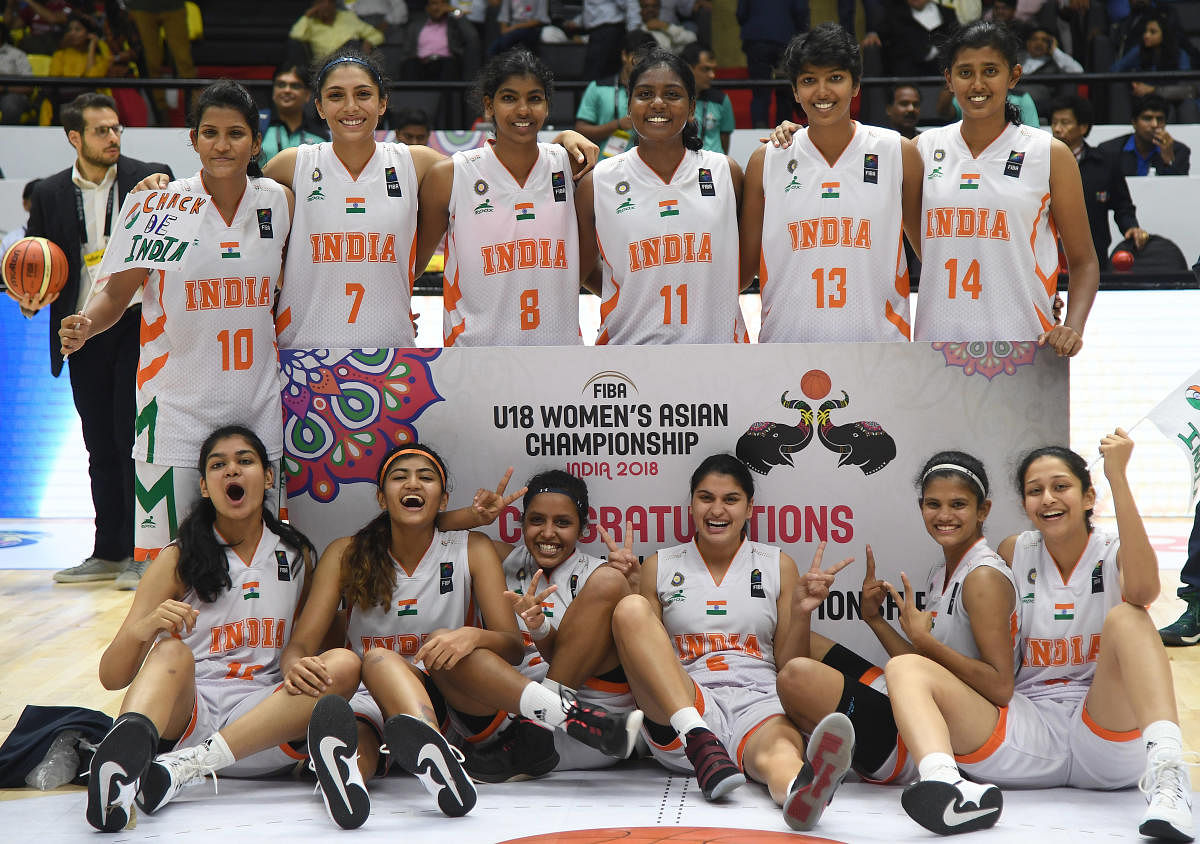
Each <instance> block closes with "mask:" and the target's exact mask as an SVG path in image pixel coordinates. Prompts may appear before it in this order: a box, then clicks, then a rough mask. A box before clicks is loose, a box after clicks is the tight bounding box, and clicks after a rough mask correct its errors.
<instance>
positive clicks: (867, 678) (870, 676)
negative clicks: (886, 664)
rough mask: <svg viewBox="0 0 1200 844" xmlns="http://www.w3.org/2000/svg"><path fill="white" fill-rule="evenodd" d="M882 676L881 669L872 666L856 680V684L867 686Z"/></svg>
mask: <svg viewBox="0 0 1200 844" xmlns="http://www.w3.org/2000/svg"><path fill="white" fill-rule="evenodd" d="M882 676H883V669H882V668H880V667H879V666H878V665H872V666H871V667H870V668H868V669H867V670H866V671H864V672H863V673H862V676H861V677H859V678H858V682H860V683H862V684H863V685H864V686H869V685H871V684H872V683H874V682H875V681H876V680H878V679H879V678H880V677H882Z"/></svg>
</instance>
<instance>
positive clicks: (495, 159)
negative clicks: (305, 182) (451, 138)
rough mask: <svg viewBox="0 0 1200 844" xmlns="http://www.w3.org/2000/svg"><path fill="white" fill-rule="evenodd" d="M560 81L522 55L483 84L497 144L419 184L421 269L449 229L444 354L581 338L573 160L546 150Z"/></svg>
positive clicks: (506, 58)
mask: <svg viewBox="0 0 1200 844" xmlns="http://www.w3.org/2000/svg"><path fill="white" fill-rule="evenodd" d="M552 87H553V74H551V72H550V69H549V68H548V67H546V65H545V64H543V63H542V61H541V60H540V59H538V58H536V57H534V56H533V54H531V53H530V52H529V51H527V50H525V49H524V48H523V47H519V48H516V49H514V50H511V51H510V52H507V53H504V54H502V55H500V56H498V57H496V58H494V59H492V60H491V61H490V62H489V63H488V64H487V66H486V67H485V68H484V69H483V72H482V73H481V75H480V77H479V82H478V90H477V93H478V96H479V97H480V100H481V101H482V103H483V110H484V117H485V119H486V120H488V121H490V122H492V123H493V125H494V126H495V132H496V138H495V140H491V141H488V142H487V143H486V144H484V145H483V147H481V148H480V149H475V150H467V151H464V152H457V153H455V154H454V157H453V158H451V159H448V160H443V161H439V162H438V163H437V164H435V165H433V167H432V168H431V169H430V171H429V176H428V177H427V178H426V179H425V181H424V182H423V183H422V185H421V223H420V239H419V241H418V245H417V263H418V264H424V263H426V262H428V260H429V257H430V255H432V254H433V250H434V249H436V248H437V245H438V244H439V243H440V242H441V240H442V237H443V235H445V234H446V229H447V226H448V227H449V231H450V236H449V239H448V241H447V243H446V266H445V270H444V272H443V274H442V285H443V293H444V302H445V318H444V320H443V341H444V342H445V344H446V345H447V346H454V345H459V346H567V345H578V344H580V343H581V342H583V340H582V337H581V336H580V333H579V244H578V228H577V224H576V221H575V184H574V181H573V180H572V178H571V163H570V161H569V160H568V153H567V151H566V150H565V149H563V148H562V147H560V146H558V145H556V144H541V143H538V140H537V137H538V132H539V131H541V128H542V125H543V124H544V123H545V122H546V117H547V116H548V115H549V113H550V95H551V93H552Z"/></svg>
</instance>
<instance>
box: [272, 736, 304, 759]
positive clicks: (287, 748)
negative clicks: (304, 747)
mask: <svg viewBox="0 0 1200 844" xmlns="http://www.w3.org/2000/svg"><path fill="white" fill-rule="evenodd" d="M279 749H280V750H282V751H283V755H284V756H286V757H287V758H289V759H295V760H296V761H297V762H305V761H307V760H308V754H307V753H301V752H300V751H299V750H297V749H296V748H294V747H292V746H291V745H290V744H288V743H287V742H286V741H285V742H280V744H279Z"/></svg>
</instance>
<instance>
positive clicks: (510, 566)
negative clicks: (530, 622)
mask: <svg viewBox="0 0 1200 844" xmlns="http://www.w3.org/2000/svg"><path fill="white" fill-rule="evenodd" d="M602 565H604V560H602V559H600V558H599V557H593V556H592V555H591V554H585V553H584V552H582V551H580V550H578V549H576V551H575V554H574V556H572V557H571V558H570V559H567V560H564V561H563V562H561V563H560V564H558V565H557V566H555V567H554V568H552V569H550V571H548V572H547V571H544V570H543V572H542V578H541V579H540V580H539V581H538V586H537V591H539V592H541V591H542V590H544V589H547V588H549V587H550V586H557V587H558V589H557V590H556V591H554V592H551V593H550V594H549V595H547V596H546V600H545V601H543V602H542V613H543V614H544V615H545V616H546V623H547V624H549V625H550V626H552V627H554V628H557V627H558V623H559V621H561V620H562V617H563V614H564V613H566V611H567V607H569V606H571V601H573V600H575V596H576V595H578V594H579V592H580V590H581V589H583V584H584V583H586V582H587V579H588V578H589V577H590V576H591V574H592V572H594V571H595V570H596V569H598V568H600V566H602ZM538 568H539V567H538V564H537V563H535V562H534V561H533V555H532V554H530V553H529V549H528V548H526V547H525V545H524V544H521V545H518V546H516V547H515V548H513V550H512V552H511V553H510V554H509V555H508V556H507V557H505V558H504V582H505V584H506V585H507V586H508V589H509V590H511V591H513V592H516V593H517V594H518V595H524V594H525V590H526V589H527V588H528V587H529V584H530V582H531V581H532V580H533V575H534V574H535V573H536V572H537V571H538ZM517 626H518V627H520V628H521V638H522V639H524V640H525V659H524V660H523V661H522V662H521V664H520V665H519V666H517V670H518V671H520V672H521V673H522V674H524V675H525V676H526V677H528V678H529V679H531V680H534V681H535V682H540V681H541V680H543V679H545V677H546V671H547V669H549V667H550V666H549V664H548V663H547V662H546V661H545V659H544V658H543V657H542V655H541V653H540V652H539V651H538V649H537V646H536V645H535V644H534V643H533V640H532V639H530V638H529V633H527V632H526V630H525V623H524V620H523V619H522V618H521V617H520V616H517Z"/></svg>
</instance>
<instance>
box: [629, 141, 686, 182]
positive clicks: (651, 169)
mask: <svg viewBox="0 0 1200 844" xmlns="http://www.w3.org/2000/svg"><path fill="white" fill-rule="evenodd" d="M634 149H635V150H637V157H638V161H640V162H642V164H643V165H644V166H645V168H646V169H647V170H649V171H650V172H651V173H653V174H654V177H655V178H657V179H658V180H659V181H660V182H662V183H663V185H670V184H671V182H673V181H675V177H676V176H677V175H678V174H679V168H680V167H682V166H683V160H684V158H687V155H686V154H685V155H684V158H681V159H679V163H678V164H676V165H675V169H674V170H672V171H671V178H669V179H664V178H663V177H662V176H660V175H658V171H657V170H655V169H654V168H653V167H651V166H650V165H649V164H646V159H644V158H642V150H641V147H634ZM685 152H686V150H685Z"/></svg>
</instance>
